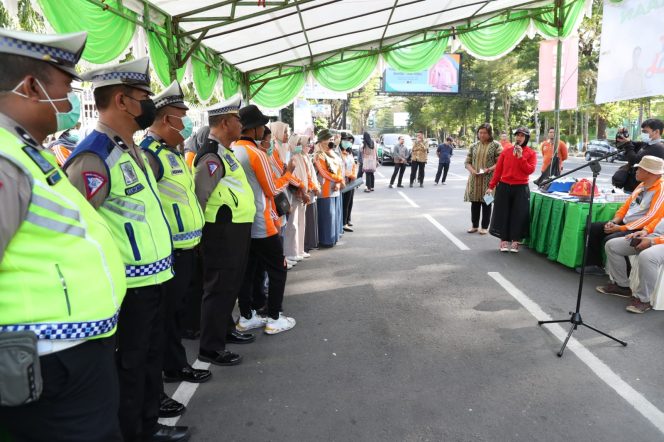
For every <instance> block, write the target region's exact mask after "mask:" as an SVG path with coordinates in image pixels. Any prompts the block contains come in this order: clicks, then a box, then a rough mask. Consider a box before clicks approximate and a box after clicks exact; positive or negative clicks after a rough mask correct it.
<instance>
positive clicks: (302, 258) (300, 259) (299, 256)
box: [296, 255, 304, 261]
mask: <svg viewBox="0 0 664 442" xmlns="http://www.w3.org/2000/svg"><path fill="white" fill-rule="evenodd" d="M296 258H297V260H298V261H304V255H297V256H296Z"/></svg>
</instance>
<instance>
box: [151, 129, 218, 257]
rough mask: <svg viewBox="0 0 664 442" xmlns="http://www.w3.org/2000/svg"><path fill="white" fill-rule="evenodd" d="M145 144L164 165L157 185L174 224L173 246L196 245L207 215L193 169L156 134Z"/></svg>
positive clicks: (185, 246) (169, 220) (162, 203)
mask: <svg viewBox="0 0 664 442" xmlns="http://www.w3.org/2000/svg"><path fill="white" fill-rule="evenodd" d="M141 147H142V148H143V149H144V150H148V151H150V152H151V154H153V155H156V156H157V158H158V159H159V162H160V163H161V167H162V169H163V175H162V177H161V179H160V180H159V182H158V184H157V186H158V188H159V194H160V198H161V206H162V208H163V210H164V214H165V215H166V219H167V220H168V223H169V225H170V227H171V233H172V239H173V246H174V247H175V248H177V249H188V248H192V247H194V246H196V245H197V244H198V243H199V242H200V240H201V235H202V232H203V231H202V229H203V225H204V224H205V218H204V215H203V211H202V210H201V206H200V204H199V203H198V198H196V192H195V190H194V177H193V175H192V173H191V170H189V167H188V166H187V164H186V163H185V161H184V158H182V156H181V155H179V154H178V153H176V152H173V151H172V150H170V149H168V147H167V146H166V145H165V144H163V143H161V142H159V141H157V140H155V139H154V138H152V137H147V138H145V139H144V140H143V142H142V143H141ZM148 155H150V153H148Z"/></svg>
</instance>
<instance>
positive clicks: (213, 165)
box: [205, 161, 219, 176]
mask: <svg viewBox="0 0 664 442" xmlns="http://www.w3.org/2000/svg"><path fill="white" fill-rule="evenodd" d="M205 164H207V168H208V172H209V173H210V176H212V175H214V173H215V172H216V171H217V170H218V169H219V163H217V162H216V161H206V162H205Z"/></svg>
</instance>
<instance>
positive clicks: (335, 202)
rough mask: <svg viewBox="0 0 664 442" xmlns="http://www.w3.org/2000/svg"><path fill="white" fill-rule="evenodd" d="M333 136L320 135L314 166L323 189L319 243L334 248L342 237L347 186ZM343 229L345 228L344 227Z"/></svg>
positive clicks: (322, 133)
mask: <svg viewBox="0 0 664 442" xmlns="http://www.w3.org/2000/svg"><path fill="white" fill-rule="evenodd" d="M331 139H332V134H331V133H330V131H329V130H327V129H322V130H321V131H320V132H319V133H318V139H317V141H316V153H315V154H314V166H316V171H317V172H318V183H319V184H320V187H321V192H320V195H319V196H318V201H317V204H318V242H319V244H320V245H321V246H323V247H333V246H334V245H335V244H336V243H337V241H338V240H339V236H340V233H341V232H340V229H339V224H340V223H341V220H340V219H339V218H338V217H340V216H341V213H340V212H341V210H340V209H341V205H340V204H339V202H340V201H339V199H340V198H341V196H340V195H341V193H340V190H341V188H342V187H343V186H344V185H345V183H344V177H343V167H342V164H341V159H340V158H339V156H338V155H336V153H335V152H334V143H333V142H331ZM342 227H343V226H342Z"/></svg>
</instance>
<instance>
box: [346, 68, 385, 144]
mask: <svg viewBox="0 0 664 442" xmlns="http://www.w3.org/2000/svg"><path fill="white" fill-rule="evenodd" d="M379 86H380V78H379V76H378V74H375V75H374V76H373V77H371V79H370V80H369V81H368V82H367V83H366V84H365V85H364V86H363V87H362V88H360V89H359V90H357V91H355V92H353V93H351V94H348V102H349V105H348V113H349V114H350V118H351V124H352V127H353V129H354V130H355V131H356V132H358V133H359V132H364V131H365V130H367V120H368V119H369V114H370V113H371V111H372V110H373V109H374V106H375V102H376V90H377V89H378V87H379Z"/></svg>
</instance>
